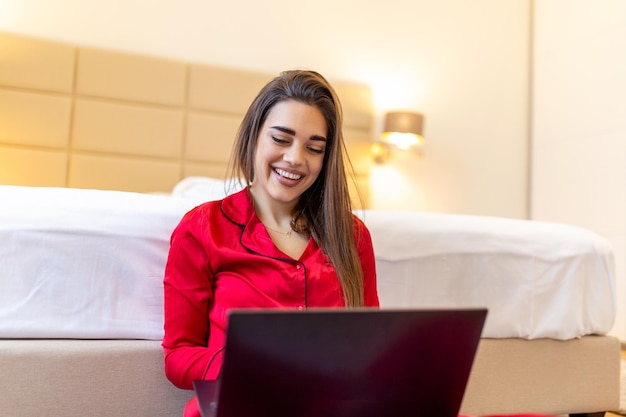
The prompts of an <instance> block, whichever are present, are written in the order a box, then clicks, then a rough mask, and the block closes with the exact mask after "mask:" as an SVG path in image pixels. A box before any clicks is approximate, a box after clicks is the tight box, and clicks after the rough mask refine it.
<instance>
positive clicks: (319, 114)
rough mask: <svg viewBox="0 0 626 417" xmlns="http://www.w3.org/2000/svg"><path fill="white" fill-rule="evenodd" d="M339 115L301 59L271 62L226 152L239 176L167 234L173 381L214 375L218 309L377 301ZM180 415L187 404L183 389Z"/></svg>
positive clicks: (223, 314) (327, 89) (218, 359)
mask: <svg viewBox="0 0 626 417" xmlns="http://www.w3.org/2000/svg"><path fill="white" fill-rule="evenodd" d="M341 124H342V116H341V107H340V104H339V100H338V99H337V96H336V94H335V92H334V90H333V88H332V87H331V86H330V84H329V83H328V82H327V81H326V80H325V79H324V78H323V77H322V76H321V75H320V74H318V73H316V72H313V71H301V70H297V71H286V72H284V73H282V74H281V75H280V76H278V77H277V78H275V79H274V80H272V81H271V82H270V83H269V84H267V85H266V86H265V87H264V88H263V89H262V90H261V91H260V93H259V94H258V96H257V97H256V98H255V100H254V101H253V102H252V104H251V106H250V108H249V109H248V111H247V113H246V115H245V117H244V119H243V121H242V124H241V127H240V130H239V133H238V137H237V141H236V143H235V147H234V149H233V158H232V172H233V178H243V179H244V180H245V182H246V185H247V187H245V188H244V189H243V190H241V191H239V192H237V193H235V194H232V195H230V196H228V197H226V198H225V199H223V200H221V201H214V202H208V203H205V204H203V205H200V206H199V207H196V208H195V209H193V210H191V211H190V212H189V213H187V214H186V215H185V216H184V217H183V219H182V220H181V222H180V224H179V225H178V226H177V228H176V229H175V230H174V232H173V234H172V239H171V248H170V253H169V257H168V261H167V265H166V269H165V279H164V286H165V336H164V338H163V349H164V354H165V372H166V375H167V377H168V378H169V379H170V381H172V383H173V384H174V385H176V386H178V387H179V388H184V389H191V388H192V382H193V381H194V380H197V379H215V378H217V376H218V374H219V371H220V367H221V363H222V354H223V346H224V341H225V334H226V333H225V332H226V325H227V311H228V310H229V309H232V308H283V309H285V308H286V309H294V310H304V309H306V308H309V307H360V306H378V295H377V292H376V271H375V264H374V254H373V249H372V242H371V238H370V234H369V231H368V230H367V228H366V227H365V225H364V224H363V223H362V222H361V221H360V220H359V219H358V218H356V217H354V216H353V214H352V212H351V206H350V198H349V195H348V186H347V179H346V173H345V166H344V164H345V163H346V160H347V156H346V155H345V145H344V142H343V135H342V126H341ZM344 158H345V160H344ZM184 415H185V416H199V412H198V409H197V403H196V402H195V399H194V400H192V401H191V402H190V403H189V404H188V405H187V407H186V408H185V413H184Z"/></svg>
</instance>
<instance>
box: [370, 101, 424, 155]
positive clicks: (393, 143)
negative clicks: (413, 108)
mask: <svg viewBox="0 0 626 417" xmlns="http://www.w3.org/2000/svg"><path fill="white" fill-rule="evenodd" d="M423 126H424V116H423V115H422V114H421V113H414V112H400V111H396V112H389V113H387V114H385V123H384V126H383V133H382V135H381V141H380V142H376V143H374V144H373V145H372V156H373V157H374V161H376V162H378V163H384V162H386V161H387V159H388V158H389V156H390V153H391V149H393V148H396V149H402V150H409V149H415V148H419V147H420V146H422V145H423V144H424V137H423V136H422V128H423Z"/></svg>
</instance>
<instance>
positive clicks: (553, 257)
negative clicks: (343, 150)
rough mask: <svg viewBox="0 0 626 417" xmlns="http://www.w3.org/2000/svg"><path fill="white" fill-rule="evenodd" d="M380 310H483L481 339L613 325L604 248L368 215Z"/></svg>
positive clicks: (589, 240) (553, 235)
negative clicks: (419, 308) (486, 309)
mask: <svg viewBox="0 0 626 417" xmlns="http://www.w3.org/2000/svg"><path fill="white" fill-rule="evenodd" d="M362 217H363V218H364V220H365V222H366V224H367V225H368V227H369V229H370V232H371V233H372V236H373V238H372V240H373V243H374V251H375V253H376V263H377V272H378V276H379V281H378V291H379V297H380V301H381V306H382V307H454V306H466V307H477V306H478V307H483V306H484V307H488V308H489V316H488V318H487V322H486V325H485V329H484V331H483V337H489V338H508V337H514V338H525V339H538V338H553V339H561V340H567V339H572V338H577V337H581V336H584V335H588V334H606V333H607V332H609V331H610V330H611V327H612V326H613V321H614V320H615V314H616V304H615V289H614V280H615V273H614V259H613V252H612V249H611V247H610V245H609V243H608V241H607V240H606V239H604V238H602V237H600V236H598V235H596V234H594V233H591V232H590V231H587V230H584V229H581V228H578V227H573V226H569V225H564V224H556V223H544V222H537V221H527V220H514V219H504V218H496V217H480V216H462V215H449V214H433V213H415V212H381V211H368V212H365V213H364V214H363V216H362Z"/></svg>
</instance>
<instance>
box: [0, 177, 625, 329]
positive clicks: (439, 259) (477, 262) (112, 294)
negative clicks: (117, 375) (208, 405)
mask: <svg viewBox="0 0 626 417" xmlns="http://www.w3.org/2000/svg"><path fill="white" fill-rule="evenodd" d="M222 190H223V189H222ZM205 191H206V190H205ZM185 192H186V193H187V192H188V190H187V189H186V188H185ZM216 192H217V191H216ZM219 192H222V191H219ZM177 195H178V194H176V196H156V195H147V194H136V193H127V192H118V191H97V190H79V189H65V188H34V187H11V186H0V201H1V202H2V204H0V288H1V291H0V338H81V339H89V338H92V339H111V338H128V339H153V340H160V339H161V338H162V335H163V306H162V305H163V298H162V297H163V295H162V294H163V293H162V290H163V288H162V277H163V270H164V267H165V261H166V257H167V252H168V249H169V238H170V234H171V232H172V230H173V229H174V227H175V226H176V224H177V223H178V221H179V220H180V218H181V217H182V216H183V214H184V213H185V212H186V211H188V210H189V209H190V208H191V207H193V206H194V205H195V204H197V203H198V202H199V200H198V196H195V197H194V198H181V197H178V196H177ZM204 195H206V194H204ZM185 197H191V196H190V195H187V196H185ZM214 197H219V196H214ZM362 216H363V218H364V220H365V222H366V224H367V225H368V227H369V228H370V231H371V233H372V239H373V242H374V249H375V252H376V259H377V268H378V287H379V295H380V299H381V303H382V307H383V308H402V307H457V306H481V307H482V306H486V307H488V308H489V310H490V312H489V317H488V319H487V324H486V328H485V332H484V336H485V337H494V338H504V337H521V338H529V339H530V338H542V337H549V338H556V339H570V338H575V337H580V336H582V335H585V334H594V333H598V334H603V333H606V332H608V331H609V330H610V328H611V326H612V323H613V320H614V316H615V302H614V289H613V280H614V277H613V257H612V256H613V255H612V252H611V249H610V247H609V245H608V244H607V242H606V241H605V240H604V239H602V238H600V237H599V236H597V235H595V234H592V233H590V232H588V231H585V230H582V229H578V228H574V227H569V226H564V225H556V224H546V223H538V222H529V221H521V220H508V219H497V218H486V217H472V216H457V215H444V214H424V213H409V212H378V211H367V212H364V213H362Z"/></svg>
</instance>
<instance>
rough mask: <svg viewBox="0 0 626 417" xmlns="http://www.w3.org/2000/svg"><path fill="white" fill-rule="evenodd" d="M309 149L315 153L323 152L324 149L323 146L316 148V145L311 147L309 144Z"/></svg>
mask: <svg viewBox="0 0 626 417" xmlns="http://www.w3.org/2000/svg"><path fill="white" fill-rule="evenodd" d="M309 150H310V151H311V152H313V153H317V154H323V153H324V152H325V151H326V150H325V149H324V148H318V147H312V146H309Z"/></svg>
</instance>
